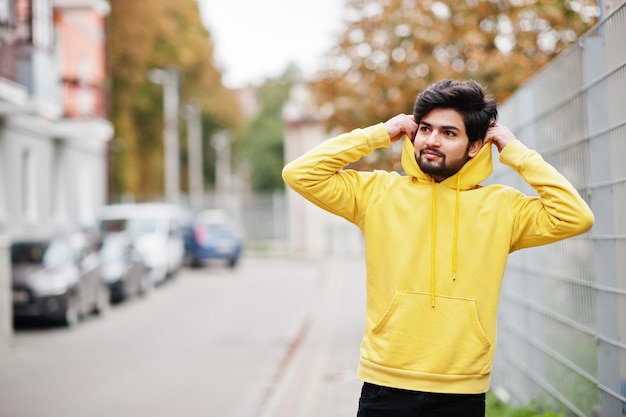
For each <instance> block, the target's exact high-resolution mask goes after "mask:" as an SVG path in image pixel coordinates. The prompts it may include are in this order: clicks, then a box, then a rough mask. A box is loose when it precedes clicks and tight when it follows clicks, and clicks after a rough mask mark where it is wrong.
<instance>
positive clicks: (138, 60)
mask: <svg viewBox="0 0 626 417" xmlns="http://www.w3.org/2000/svg"><path fill="white" fill-rule="evenodd" d="M110 4H111V13H110V15H109V18H108V22H107V38H108V40H107V49H108V51H107V54H108V72H109V76H110V80H111V92H110V113H111V120H112V122H113V125H114V128H115V132H116V134H115V140H114V141H115V143H114V149H115V150H116V152H115V153H114V157H113V163H112V170H111V173H110V175H112V176H113V179H112V184H113V187H114V188H115V190H114V191H115V193H116V194H117V196H119V195H121V194H124V193H130V194H132V195H134V196H135V198H137V199H138V200H142V199H149V198H152V197H154V196H160V195H162V194H163V170H164V167H163V140H162V138H163V135H162V132H163V116H162V114H163V110H162V107H163V104H162V99H163V98H162V89H161V88H160V87H159V86H158V85H155V84H152V83H151V82H150V81H149V79H148V72H149V71H150V69H152V68H165V67H168V66H174V67H176V68H177V69H178V70H179V72H180V75H181V104H184V103H186V102H188V101H190V100H191V99H199V100H200V101H201V103H202V111H203V117H202V118H203V126H204V136H205V138H208V137H210V135H211V133H212V132H213V131H215V130H217V129H237V128H240V126H241V125H242V120H241V113H240V110H239V107H238V102H237V100H236V97H235V95H234V94H233V92H232V91H230V90H228V89H226V88H225V87H224V86H223V85H222V82H221V77H222V74H221V71H220V70H219V69H218V68H217V67H216V65H215V63H214V61H213V43H212V40H211V35H210V33H209V32H208V31H207V29H206V28H205V27H204V26H203V24H202V22H201V20H200V14H199V10H198V5H197V3H196V1H195V0H181V1H176V2H172V1H168V0H152V1H150V2H145V1H127V0H111V1H110ZM181 126H184V123H181ZM182 138H183V136H181V145H183V153H182V154H183V155H184V154H185V152H184V145H185V141H184V140H182ZM205 142H207V143H206V144H205V145H204V147H205V149H206V148H209V145H208V139H206V140H205ZM184 162H185V160H184V159H183V164H184ZM207 168H209V169H207V173H209V172H212V171H211V170H210V167H207ZM186 171H187V170H186V169H185V168H184V165H183V166H182V167H181V172H182V173H185V172H186Z"/></svg>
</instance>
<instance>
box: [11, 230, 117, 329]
mask: <svg viewBox="0 0 626 417" xmlns="http://www.w3.org/2000/svg"><path fill="white" fill-rule="evenodd" d="M94 243H95V242H93V241H92V239H90V238H89V237H87V236H85V235H83V234H73V235H71V236H64V237H54V238H51V239H41V240H23V241H17V242H14V243H13V244H12V245H11V263H12V273H11V274H12V287H13V288H12V290H13V316H14V318H15V319H16V321H18V320H20V319H30V318H40V319H46V320H50V321H53V322H57V323H62V324H65V325H67V326H71V325H73V324H75V323H76V322H77V321H78V320H79V319H80V318H82V317H84V316H86V315H87V314H89V313H91V312H95V313H99V314H101V313H103V312H104V311H106V309H107V308H108V306H109V289H108V287H107V286H106V284H105V283H104V281H103V279H102V266H101V262H100V258H99V256H98V253H97V251H96V248H95V244H94Z"/></svg>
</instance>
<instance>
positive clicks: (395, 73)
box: [313, 0, 597, 130]
mask: <svg viewBox="0 0 626 417" xmlns="http://www.w3.org/2000/svg"><path fill="white" fill-rule="evenodd" d="M346 16H347V26H346V29H345V32H344V33H343V34H342V35H341V37H340V40H339V43H338V45H337V47H336V48H334V49H333V50H332V51H331V52H330V53H329V54H328V57H327V61H326V64H325V66H324V68H325V69H324V70H323V71H321V72H320V74H319V76H318V79H317V80H316V81H315V82H314V83H313V90H314V92H315V93H316V98H317V101H318V102H319V103H320V104H322V103H323V104H325V105H328V104H330V105H331V106H332V110H333V112H332V116H331V118H330V120H329V124H330V126H329V127H341V128H343V129H344V130H348V129H352V128H355V127H360V126H366V125H369V124H373V123H377V122H380V121H381V120H386V119H387V118H389V117H391V116H393V115H395V114H397V113H401V112H405V113H412V106H413V102H414V100H415V97H416V94H417V92H419V91H421V90H423V89H424V88H426V87H427V86H428V85H430V84H432V83H433V82H435V81H437V80H439V79H442V78H454V79H468V78H471V79H474V80H477V81H478V82H480V83H481V84H483V85H484V86H486V87H487V88H488V89H489V90H490V91H492V92H493V93H494V94H496V96H497V97H498V99H499V100H500V101H502V100H504V99H506V98H507V97H508V96H509V95H510V94H511V93H512V92H513V91H514V90H515V89H516V88H517V87H518V86H519V85H520V84H522V83H523V82H524V81H525V80H526V79H527V78H528V77H529V76H530V75H532V74H533V73H534V72H536V71H537V70H538V69H539V68H541V67H542V66H543V65H545V64H546V63H547V62H548V61H549V60H550V59H552V58H553V57H554V56H556V55H557V54H558V53H560V52H562V51H563V50H564V49H565V48H566V47H567V46H568V45H569V44H571V43H572V42H574V41H576V39H577V38H578V37H579V35H580V34H582V33H583V32H584V31H586V30H588V29H589V28H590V27H591V25H592V24H593V23H594V21H595V18H596V16H597V5H596V2H595V1H591V0H578V1H575V0H546V1H541V2H537V1H535V0H506V1H494V0H450V1H447V2H443V1H434V0H349V1H348V4H347V9H346Z"/></svg>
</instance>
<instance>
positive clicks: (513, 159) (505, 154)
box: [500, 139, 532, 169]
mask: <svg viewBox="0 0 626 417" xmlns="http://www.w3.org/2000/svg"><path fill="white" fill-rule="evenodd" d="M529 152H532V150H531V149H530V148H528V147H527V146H526V145H524V144H523V143H522V142H520V141H519V140H518V139H516V140H514V141H511V142H510V143H509V144H508V145H506V146H505V147H504V149H502V152H500V162H502V163H503V164H505V165H508V166H509V167H511V168H514V169H515V168H518V167H519V166H521V164H522V160H523V159H524V158H526V156H527V155H528V153H529Z"/></svg>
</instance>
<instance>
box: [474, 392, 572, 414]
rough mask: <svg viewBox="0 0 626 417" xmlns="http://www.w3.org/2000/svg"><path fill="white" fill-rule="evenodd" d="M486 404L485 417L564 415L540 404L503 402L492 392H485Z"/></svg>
mask: <svg viewBox="0 0 626 417" xmlns="http://www.w3.org/2000/svg"><path fill="white" fill-rule="evenodd" d="M486 404H487V407H486V412H485V417H564V415H563V414H559V413H555V412H553V411H550V410H546V407H545V406H543V405H541V404H535V403H531V404H530V405H527V406H521V407H516V406H512V405H510V404H505V403H503V402H502V401H500V400H499V399H498V397H496V396H495V395H494V394H492V393H487V402H486Z"/></svg>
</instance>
